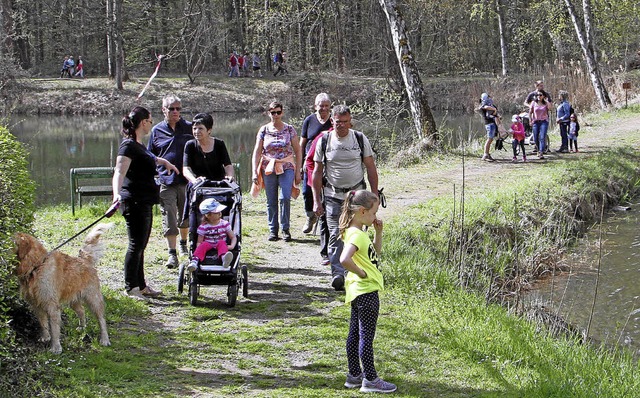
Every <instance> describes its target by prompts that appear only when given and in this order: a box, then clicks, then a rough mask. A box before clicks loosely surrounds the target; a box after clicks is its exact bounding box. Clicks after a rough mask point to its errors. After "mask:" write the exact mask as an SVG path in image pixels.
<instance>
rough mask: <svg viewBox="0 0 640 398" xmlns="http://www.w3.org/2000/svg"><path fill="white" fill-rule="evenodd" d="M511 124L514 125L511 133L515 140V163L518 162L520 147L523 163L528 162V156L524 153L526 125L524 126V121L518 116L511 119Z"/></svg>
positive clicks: (512, 142)
mask: <svg viewBox="0 0 640 398" xmlns="http://www.w3.org/2000/svg"><path fill="white" fill-rule="evenodd" d="M511 122H512V124H511V128H510V130H509V132H510V133H511V134H513V140H511V146H512V147H513V161H514V162H517V161H518V158H517V155H518V152H517V149H518V145H520V152H521V153H522V161H523V162H526V161H527V154H526V152H525V151H524V138H525V134H524V125H523V124H522V120H521V119H520V116H518V115H513V116H512V117H511Z"/></svg>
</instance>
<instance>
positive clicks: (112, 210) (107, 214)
mask: <svg viewBox="0 0 640 398" xmlns="http://www.w3.org/2000/svg"><path fill="white" fill-rule="evenodd" d="M119 207H120V202H116V203H114V204H112V205H111V206H110V207H109V208H108V209H107V211H106V212H105V213H104V214H103V215H102V216H101V217H100V218H98V219H97V220H95V221H94V222H92V223H91V224H89V225H87V226H86V227H85V228H84V229H83V230H82V231H80V232H78V233H77V234H75V235H73V236H72V237H70V238H69V239H67V240H65V241H64V242H62V243H60V244H59V245H58V246H56V247H55V248H53V249H51V250H50V251H49V253H51V252H53V251H56V250H58V249H59V248H61V247H62V246H64V245H66V244H67V243H69V242H71V241H72V240H74V239H75V238H77V237H78V235H80V234H81V233H83V232H84V231H86V230H88V229H89V228H91V227H93V226H94V225H96V224H97V223H99V222H100V221H101V220H102V219H103V218H105V217H106V218H109V217H111V216H112V215H114V214H115V212H116V210H118V208H119ZM49 253H47V256H45V260H46V258H47V257H48V256H49ZM43 262H44V260H43Z"/></svg>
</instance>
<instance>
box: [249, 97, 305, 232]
mask: <svg viewBox="0 0 640 398" xmlns="http://www.w3.org/2000/svg"><path fill="white" fill-rule="evenodd" d="M282 110H283V108H282V104H281V103H280V102H277V101H273V102H271V103H270V104H269V110H268V115H269V118H270V119H271V122H270V123H267V124H265V125H264V126H262V127H260V130H258V135H257V136H256V145H255V147H254V149H253V157H252V165H253V168H252V170H253V175H252V178H253V186H252V188H251V194H252V195H253V196H254V197H256V196H257V195H258V193H259V192H260V189H262V188H264V189H265V191H266V195H267V219H268V222H269V238H268V239H269V240H270V241H276V240H278V232H279V229H280V227H282V237H283V238H284V240H285V241H286V242H289V241H291V233H290V209H291V197H292V192H293V197H294V198H296V197H297V195H298V193H299V189H298V188H297V187H296V188H295V191H294V186H297V185H298V184H300V178H301V177H300V170H301V168H302V151H301V148H300V142H299V140H298V135H297V133H296V130H295V129H294V128H293V126H291V125H290V124H287V123H285V122H283V121H282V116H283V111H282ZM278 188H280V195H279V196H278ZM278 199H279V200H280V203H279V204H278Z"/></svg>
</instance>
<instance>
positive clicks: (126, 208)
mask: <svg viewBox="0 0 640 398" xmlns="http://www.w3.org/2000/svg"><path fill="white" fill-rule="evenodd" d="M120 208H121V209H122V215H123V216H124V219H125V221H126V224H127V233H128V235H129V247H127V254H126V255H125V257H124V286H125V289H127V291H129V290H131V289H133V288H134V287H139V288H140V290H144V288H145V287H147V285H146V283H145V280H144V249H145V248H146V247H147V243H148V242H149V236H150V235H151V223H152V221H153V212H152V208H153V205H152V204H151V203H137V202H133V201H130V200H125V201H123V203H122V206H121V207H120Z"/></svg>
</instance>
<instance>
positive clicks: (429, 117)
mask: <svg viewBox="0 0 640 398" xmlns="http://www.w3.org/2000/svg"><path fill="white" fill-rule="evenodd" d="M379 1H380V6H381V7H382V9H383V10H384V13H385V15H386V16H387V21H388V22H389V27H390V30H391V36H392V38H393V47H394V50H395V53H396V57H397V58H398V64H399V66H400V73H401V74H402V80H403V81H404V85H405V89H406V91H407V96H408V97H409V106H410V108H411V115H412V118H413V124H414V126H415V129H416V132H417V135H418V138H419V139H420V140H424V141H425V143H426V144H427V146H429V147H431V146H433V145H435V143H436V141H437V140H438V131H437V128H436V123H435V120H434V119H433V114H432V113H431V108H429V102H428V101H427V93H426V92H425V91H424V88H423V86H422V80H421V79H420V73H419V72H418V68H417V66H416V63H415V59H414V55H413V52H412V51H411V46H410V44H409V39H408V37H407V32H406V29H405V24H404V20H403V19H402V15H401V14H400V10H399V9H398V6H397V4H396V1H395V0H379Z"/></svg>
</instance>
